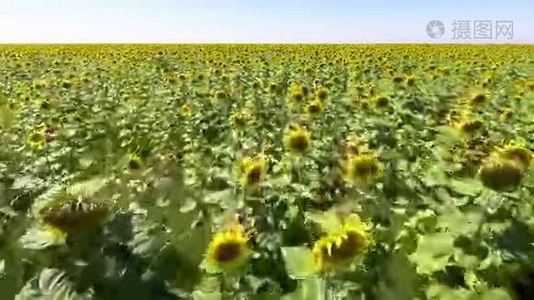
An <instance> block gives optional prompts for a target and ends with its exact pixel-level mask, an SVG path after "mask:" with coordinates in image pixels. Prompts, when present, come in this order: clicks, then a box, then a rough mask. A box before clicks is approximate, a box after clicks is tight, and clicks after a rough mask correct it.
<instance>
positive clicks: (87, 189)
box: [0, 45, 534, 300]
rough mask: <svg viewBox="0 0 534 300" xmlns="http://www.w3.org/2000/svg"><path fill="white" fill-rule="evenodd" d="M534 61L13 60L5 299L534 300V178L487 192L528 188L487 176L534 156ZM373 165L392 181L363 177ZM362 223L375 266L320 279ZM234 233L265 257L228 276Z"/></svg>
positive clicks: (405, 50) (476, 49) (468, 53)
mask: <svg viewBox="0 0 534 300" xmlns="http://www.w3.org/2000/svg"><path fill="white" fill-rule="evenodd" d="M532 50H533V48H532V46H518V45H516V46H505V45H501V46H467V45H464V46H460V45H456V46H453V45H440V46H438V45H435V46H428V45H306V46H303V45H142V46H141V45H91V46H90V45H68V46H67V45H56V46H45V45H31V46H30V45H27V46H22V45H18V46H10V45H3V46H1V47H0V65H1V66H2V68H1V70H0V294H1V295H2V296H1V297H2V299H13V298H15V299H28V300H30V299H119V300H120V299H198V300H211V299H221V300H222V299H259V300H260V299H286V300H297V299H302V300H313V299H317V300H319V299H321V300H326V299H386V300H389V299H391V300H404V299H406V300H409V299H469V300H471V299H488V300H501V299H502V300H504V299H534V291H533V290H532V286H533V285H534V284H533V282H534V281H533V278H534V275H532V274H534V266H533V265H532V262H533V261H534V243H533V241H534V217H533V216H534V180H533V179H534V168H532V166H531V165H527V164H526V163H525V162H524V161H520V159H515V158H509V160H510V161H507V163H508V165H509V166H512V167H514V168H513V170H512V171H514V172H515V173H506V171H510V170H506V168H503V167H502V166H501V167H500V168H495V169H493V170H491V172H487V174H486V173H485V174H484V176H495V178H490V179H488V181H491V182H494V181H497V185H498V183H499V182H498V181H499V180H501V181H502V180H504V179H509V178H508V177H509V175H510V174H511V175H513V176H515V177H514V178H517V179H520V180H517V181H518V182H514V185H513V186H512V187H511V188H510V189H506V190H505V191H504V190H503V191H497V190H494V189H491V188H490V187H487V186H485V185H484V184H483V183H482V180H481V175H480V169H481V166H482V165H483V164H484V163H486V162H487V159H488V158H489V157H492V155H495V153H498V151H500V150H499V149H502V147H503V146H504V145H505V144H508V143H509V142H517V143H518V144H521V146H522V147H524V148H525V149H534V143H533V141H532V134H533V133H534V125H533V124H532V122H531V121H530V120H531V119H532V112H533V110H534V105H533V103H534V88H533V87H534V71H533V70H534V65H533V64H532V62H533V60H532V52H533V51H532ZM295 87H298V90H299V92H298V93H297V94H298V95H299V96H298V97H294V94H295V93H294V90H295V89H296V88H295ZM477 95H478V96H479V97H477ZM480 95H482V96H480ZM297 98H298V99H297ZM474 99H478V100H476V101H475V100H474ZM481 99H482V100H481ZM479 100H480V101H479ZM317 101H319V102H317ZM309 103H315V104H317V103H321V106H322V111H319V112H315V113H310V112H309V111H308V110H307V105H308V104H309ZM236 116H240V117H242V118H241V119H240V120H238V121H239V122H237V121H236ZM295 126H298V127H299V128H302V129H305V131H306V132H307V133H309V135H310V144H309V149H307V151H302V152H295V151H290V149H288V145H287V143H286V142H285V140H287V139H286V136H287V134H288V129H290V128H292V127H295ZM362 153H367V154H372V155H375V156H376V157H377V164H376V165H373V166H372V167H370V168H369V169H366V168H364V167H361V166H360V168H356V167H354V166H352V168H349V167H351V166H349V163H348V162H349V161H351V160H350V159H349V158H351V157H355V156H356V155H360V154H362ZM251 157H256V158H259V157H261V159H262V160H263V161H264V162H265V166H264V169H262V170H260V171H261V172H252V171H251V170H250V169H247V168H243V167H242V165H240V162H242V161H245V160H246V158H251ZM523 160H525V159H524V158H523ZM526 160H528V159H526ZM349 169H350V170H351V171H352V172H353V173H354V174H351V176H352V177H354V176H356V177H357V176H360V178H356V179H362V180H360V181H358V180H354V178H349V176H347V175H348V174H347V170H349ZM369 170H372V172H370V171H369ZM247 172H248V173H247ZM368 173H373V175H376V176H367V177H366V175H368ZM497 175H498V176H497ZM500 176H502V177H500ZM364 177H365V178H364ZM370 177H372V178H370ZM484 178H485V177H484ZM503 178H504V179H503ZM349 179H352V180H349ZM363 179H365V180H363ZM356 181H358V183H362V182H364V183H365V184H355V183H356ZM515 183H517V185H516V184H515ZM349 214H357V215H358V216H360V218H361V219H362V220H363V221H365V222H366V224H369V226H370V228H369V231H370V234H371V237H372V239H371V243H370V247H369V249H368V251H366V252H365V253H364V254H363V255H362V256H361V257H360V259H359V260H354V262H351V263H348V264H347V266H343V267H344V268H339V270H331V271H329V272H321V270H319V269H318V266H317V264H316V262H317V259H316V257H315V256H314V254H313V253H312V250H311V249H313V247H314V243H315V242H316V241H318V240H319V239H320V238H321V237H323V236H324V235H325V234H328V232H329V231H332V230H335V231H339V229H340V228H342V226H343V222H344V220H345V219H344V218H345V217H346V216H347V215H349ZM236 224H240V225H241V226H242V228H243V231H244V235H246V237H247V238H248V243H247V247H249V248H250V250H251V252H252V253H253V254H252V255H251V257H250V259H249V260H248V261H247V265H246V266H245V267H244V268H243V269H242V270H241V273H237V274H226V273H220V272H219V271H220V270H217V272H210V270H209V266H206V265H205V261H206V259H205V258H206V255H207V253H206V248H207V246H208V244H209V242H210V241H211V240H212V239H213V237H214V236H216V234H217V233H218V232H220V231H221V230H223V229H224V228H226V227H228V226H231V225H234V226H235V225H236ZM341 242H343V241H342V240H340V241H338V243H341ZM349 246H352V247H357V246H358V244H357V243H354V244H350V243H349ZM336 249H337V251H338V253H341V254H342V255H343V254H346V253H351V252H350V251H348V250H347V249H344V250H345V251H346V252H345V253H344V252H343V251H341V250H339V249H338V248H336ZM349 250H351V249H349ZM219 254H220V253H219ZM222 254H225V255H227V256H228V253H222ZM230 254H232V253H230ZM315 254H316V255H317V252H316V253H315ZM225 255H222V256H223V257H224V256H225ZM230 257H231V255H230Z"/></svg>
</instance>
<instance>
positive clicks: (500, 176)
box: [479, 154, 523, 191]
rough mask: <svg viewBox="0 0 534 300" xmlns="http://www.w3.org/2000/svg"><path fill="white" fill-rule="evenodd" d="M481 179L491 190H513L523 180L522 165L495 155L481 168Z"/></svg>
mask: <svg viewBox="0 0 534 300" xmlns="http://www.w3.org/2000/svg"><path fill="white" fill-rule="evenodd" d="M479 178H480V180H481V181H482V183H483V184H484V185H485V186H486V187H488V188H490V189H493V190H496V191H504V190H511V189H514V188H516V187H517V186H518V185H519V183H520V182H521V179H522V178H523V169H522V165H521V164H520V163H519V162H518V161H517V160H515V159H507V158H504V157H501V156H499V155H496V154H493V155H491V156H490V157H489V158H488V159H486V160H485V161H484V162H483V164H482V166H481V167H480V169H479Z"/></svg>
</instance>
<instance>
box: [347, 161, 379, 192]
mask: <svg viewBox="0 0 534 300" xmlns="http://www.w3.org/2000/svg"><path fill="white" fill-rule="evenodd" d="M344 170H345V174H344V178H345V180H346V181H347V182H349V183H351V184H354V185H355V186H357V187H360V188H365V187H367V186H369V185H370V184H371V183H372V182H373V181H374V180H375V179H377V178H378V177H380V176H381V174H382V170H383V166H382V163H381V162H380V161H379V160H378V157H377V156H376V155H375V154H374V153H362V154H357V155H350V156H349V157H348V159H347V160H346V161H345V165H344Z"/></svg>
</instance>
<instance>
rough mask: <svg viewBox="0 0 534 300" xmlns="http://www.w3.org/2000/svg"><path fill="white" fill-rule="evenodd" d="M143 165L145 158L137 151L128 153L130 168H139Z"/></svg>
mask: <svg viewBox="0 0 534 300" xmlns="http://www.w3.org/2000/svg"><path fill="white" fill-rule="evenodd" d="M142 166H143V160H142V159H141V157H139V155H137V153H128V169H130V170H139V169H140V168H141V167H142Z"/></svg>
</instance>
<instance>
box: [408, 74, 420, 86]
mask: <svg viewBox="0 0 534 300" xmlns="http://www.w3.org/2000/svg"><path fill="white" fill-rule="evenodd" d="M417 82H418V79H417V77H415V76H412V75H410V76H408V77H406V85H407V86H410V87H413V86H416V85H417Z"/></svg>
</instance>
